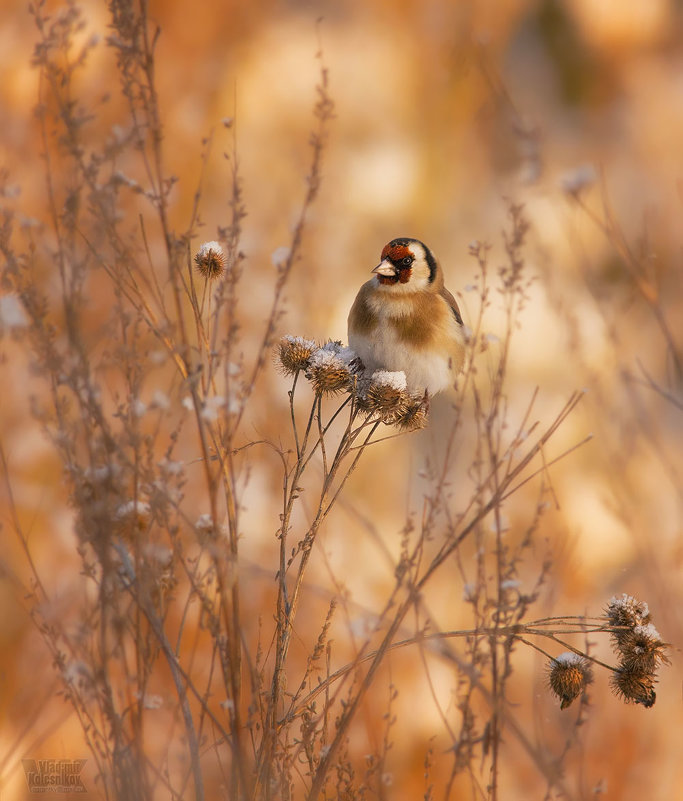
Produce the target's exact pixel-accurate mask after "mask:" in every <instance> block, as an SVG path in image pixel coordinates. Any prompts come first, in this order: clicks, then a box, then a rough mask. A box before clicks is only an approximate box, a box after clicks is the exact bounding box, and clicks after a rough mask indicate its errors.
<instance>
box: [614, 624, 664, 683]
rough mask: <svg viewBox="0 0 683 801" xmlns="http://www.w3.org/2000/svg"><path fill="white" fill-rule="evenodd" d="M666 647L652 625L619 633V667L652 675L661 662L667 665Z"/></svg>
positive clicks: (636, 627)
mask: <svg viewBox="0 0 683 801" xmlns="http://www.w3.org/2000/svg"><path fill="white" fill-rule="evenodd" d="M667 647H668V646H667V644H666V643H665V642H663V641H662V638H661V637H660V636H659V632H658V631H657V629H656V628H655V627H654V626H653V625H652V623H648V624H646V625H644V626H634V627H633V628H632V629H630V630H629V631H623V632H620V637H619V641H618V648H619V652H620V654H621V667H623V668H626V669H627V670H632V671H639V672H641V673H652V674H654V673H655V672H656V671H657V668H658V667H659V665H660V664H661V663H662V662H664V663H666V664H669V657H668V656H667V655H666V649H667Z"/></svg>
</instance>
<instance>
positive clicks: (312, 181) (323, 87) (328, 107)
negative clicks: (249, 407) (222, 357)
mask: <svg viewBox="0 0 683 801" xmlns="http://www.w3.org/2000/svg"><path fill="white" fill-rule="evenodd" d="M317 90H318V102H317V103H316V106H315V116H316V119H317V121H318V122H317V126H316V129H315V130H314V131H313V133H312V134H311V139H310V143H311V149H312V151H313V154H312V159H311V168H310V170H309V173H308V176H307V178H306V182H307V184H308V188H307V190H306V194H305V196H304V201H303V204H302V206H301V212H300V213H299V219H298V220H297V223H296V225H295V226H294V233H293V234H292V243H291V246H290V249H289V253H288V255H287V258H286V259H285V261H284V263H283V264H281V265H279V266H278V275H277V280H276V282H275V291H274V294H273V300H272V303H271V308H270V313H269V315H268V319H267V322H266V330H265V332H264V335H263V340H262V343H261V347H260V349H259V353H258V357H257V359H256V363H255V364H254V368H253V371H252V374H251V379H250V380H249V381H248V383H247V390H246V393H247V395H249V394H251V392H252V391H253V389H254V386H255V385H256V379H257V378H258V376H259V374H260V373H261V370H262V369H263V367H264V366H265V365H266V363H267V361H268V355H269V353H270V349H271V346H272V344H273V338H274V336H275V331H276V328H277V325H278V322H279V320H280V317H281V314H282V311H281V304H282V293H283V291H284V288H285V285H286V283H287V280H288V279H289V276H290V273H291V272H292V268H293V267H294V263H295V262H296V260H297V259H298V257H299V251H300V250H301V245H302V241H303V235H304V228H305V224H306V217H307V215H308V211H309V209H310V207H311V206H312V204H313V202H314V201H315V199H316V197H317V195H318V190H319V188H320V180H321V166H322V157H323V152H324V149H325V142H326V141H327V129H328V126H329V123H330V122H331V120H332V119H333V116H334V112H333V109H334V104H333V102H332V99H331V98H330V96H329V94H328V76H327V70H326V69H325V68H324V67H321V77H320V83H319V85H318V87H317ZM243 411H244V404H243V405H242V409H241V410H240V412H239V413H238V415H237V420H236V422H235V426H237V425H239V422H240V420H241V417H242V413H243Z"/></svg>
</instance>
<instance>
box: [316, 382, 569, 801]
mask: <svg viewBox="0 0 683 801" xmlns="http://www.w3.org/2000/svg"><path fill="white" fill-rule="evenodd" d="M582 397H583V394H582V393H580V392H575V393H573V394H572V395H571V396H570V398H569V400H568V401H567V403H566V404H565V406H564V408H563V409H562V411H561V412H560V414H559V415H558V416H557V417H556V418H555V420H554V421H553V423H552V424H551V425H550V426H549V428H548V429H547V431H546V432H545V433H544V434H543V435H542V436H541V437H540V438H539V439H538V441H537V442H536V443H535V444H534V445H533V446H531V447H530V448H529V450H528V452H527V453H526V454H525V455H524V457H522V459H520V461H519V463H518V464H517V465H516V467H514V468H512V469H511V470H510V471H509V472H507V473H506V474H505V475H504V476H502V477H501V478H500V481H499V482H498V485H497V489H496V491H495V493H494V494H493V495H492V497H491V498H490V500H489V501H488V502H487V503H485V504H483V505H482V506H481V508H480V509H479V510H478V511H477V512H476V513H475V514H474V516H473V517H472V518H471V520H470V521H469V522H468V523H467V524H465V525H464V526H463V528H462V529H461V530H460V531H459V532H457V533H456V532H453V536H451V537H448V538H446V541H445V543H444V545H443V546H442V547H441V549H440V550H439V552H438V553H437V554H436V556H435V557H434V558H433V559H432V561H431V562H430V564H429V565H428V567H427V568H426V569H425V572H424V573H423V575H422V576H421V578H419V579H418V580H417V581H416V582H415V584H414V585H413V586H412V587H409V588H407V589H408V592H407V596H406V597H405V598H404V599H403V600H402V601H401V602H400V603H399V605H398V608H397V610H396V612H395V614H394V618H393V620H392V621H391V623H390V625H389V627H388V629H387V631H386V633H385V635H384V637H383V639H382V644H381V645H380V647H379V648H378V649H377V652H376V655H375V657H374V658H373V660H372V661H371V664H370V667H369V668H368V671H367V673H366V675H365V676H364V678H363V680H362V682H361V684H360V686H359V688H358V691H357V692H356V695H355V697H354V698H353V699H352V700H351V701H350V703H349V704H348V705H347V706H346V707H345V709H344V711H343V713H342V714H341V716H340V719H339V723H338V726H337V731H336V734H335V737H334V739H333V740H332V742H331V743H330V746H329V749H328V751H327V752H326V754H325V755H324V756H323V757H322V758H321V760H320V764H319V766H318V770H317V771H316V773H315V775H314V777H313V782H312V785H311V789H310V791H309V794H308V801H316V799H318V798H319V796H320V793H321V792H322V788H323V786H324V784H325V782H326V780H327V772H328V770H329V769H330V767H331V766H332V765H333V764H334V759H335V757H336V755H337V753H338V749H339V748H340V746H341V744H342V742H343V740H344V738H345V736H346V732H347V730H348V727H349V725H350V723H351V720H352V719H353V717H354V716H355V713H356V711H357V710H358V707H359V706H360V704H361V701H362V700H363V698H364V696H365V693H366V692H367V690H368V688H369V687H370V685H371V683H372V680H373V678H374V675H375V673H376V672H377V670H378V668H379V666H380V664H381V663H382V661H383V659H384V656H385V654H386V652H387V650H388V649H389V647H390V646H391V644H392V642H393V640H394V637H395V636H396V633H397V632H398V630H399V628H400V626H401V624H402V622H403V620H404V618H405V616H406V614H407V613H408V612H409V610H410V609H411V607H412V606H413V604H414V602H415V598H417V597H419V594H420V592H422V590H423V589H424V587H425V585H426V584H427V582H428V581H429V579H430V577H431V576H432V575H433V574H434V572H435V571H436V570H437V569H438V568H439V567H440V566H441V565H442V564H443V563H444V562H445V561H446V559H447V558H448V557H449V556H450V555H451V554H452V553H453V552H454V551H455V550H456V549H457V548H458V547H459V546H460V544H461V543H462V542H463V540H464V539H465V538H467V537H468V536H469V535H470V534H471V533H472V532H473V531H474V530H475V529H476V527H477V526H478V525H479V524H480V523H481V522H482V521H483V520H484V519H485V518H486V517H487V516H488V515H489V514H490V513H491V512H492V511H494V510H495V509H496V508H498V507H499V505H500V503H501V501H502V498H503V497H504V495H505V494H506V493H507V491H508V489H509V488H510V486H511V485H512V484H513V483H514V481H515V480H516V479H517V478H518V477H519V476H520V474H521V473H522V472H523V471H524V470H525V469H526V468H527V467H528V465H529V464H530V463H531V462H532V460H533V459H534V458H535V457H536V456H537V455H538V454H539V453H540V451H541V450H542V449H543V447H544V446H545V445H546V444H547V442H548V441H549V440H550V438H551V437H552V436H553V434H554V433H555V432H556V431H557V429H558V428H559V426H560V425H561V424H562V422H563V421H564V420H565V419H566V418H567V416H568V415H569V414H570V413H571V412H572V411H573V409H574V408H575V407H576V405H577V404H578V403H579V402H580V400H581V398H582ZM418 547H419V546H418ZM397 589H398V587H397ZM497 708H498V707H497V706H496V705H495V704H494V706H493V709H494V710H496V709H497Z"/></svg>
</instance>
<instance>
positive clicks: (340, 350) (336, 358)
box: [306, 342, 357, 395]
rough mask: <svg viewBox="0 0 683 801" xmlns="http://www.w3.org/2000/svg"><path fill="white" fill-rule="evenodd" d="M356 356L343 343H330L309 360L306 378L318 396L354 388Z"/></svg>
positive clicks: (315, 352)
mask: <svg viewBox="0 0 683 801" xmlns="http://www.w3.org/2000/svg"><path fill="white" fill-rule="evenodd" d="M356 359H357V357H356V354H355V353H354V352H353V351H352V350H351V348H345V347H344V346H343V345H342V344H341V342H328V343H327V344H326V345H323V347H322V348H318V349H317V350H315V351H314V352H313V353H312V354H311V357H310V359H309V363H308V369H307V370H306V378H308V380H309V381H310V382H311V384H312V385H313V389H314V391H315V393H316V394H317V395H336V394H337V393H339V392H345V391H346V390H349V389H351V388H352V387H353V375H354V372H355V367H354V365H355V362H356Z"/></svg>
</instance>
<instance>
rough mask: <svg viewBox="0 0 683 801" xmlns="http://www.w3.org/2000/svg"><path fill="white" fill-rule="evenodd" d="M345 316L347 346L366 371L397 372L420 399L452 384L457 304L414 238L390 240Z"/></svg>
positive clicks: (458, 333)
mask: <svg viewBox="0 0 683 801" xmlns="http://www.w3.org/2000/svg"><path fill="white" fill-rule="evenodd" d="M372 272H373V273H374V275H373V277H372V278H371V279H370V280H369V281H366V282H365V283H364V284H363V285H362V286H361V288H360V290H359V291H358V294H357V295H356V299H355V300H354V302H353V305H352V306H351V310H350V312H349V317H348V338H349V347H351V348H352V350H353V351H355V353H356V354H357V356H358V357H359V358H360V360H361V361H362V363H363V366H364V368H365V375H367V376H368V377H369V376H371V375H372V374H373V373H374V372H375V371H377V370H386V371H389V372H399V371H402V372H403V373H404V374H405V376H406V389H407V390H408V391H409V392H411V393H424V396H425V398H426V399H428V398H429V397H431V396H433V395H436V394H437V393H439V392H441V391H443V390H445V389H447V388H448V387H452V386H453V385H454V384H455V378H456V376H457V375H458V373H459V372H460V371H461V370H462V366H463V363H464V361H465V332H464V325H463V320H462V316H461V314H460V309H459V308H458V304H457V303H456V301H455V298H454V297H453V295H452V294H451V293H450V292H449V291H448V290H447V289H446V287H445V286H444V278H443V272H442V270H441V267H440V265H439V263H438V261H437V260H436V259H435V257H434V255H433V254H432V252H431V250H430V249H429V248H428V247H427V245H425V244H424V242H421V241H420V240H419V239H413V238H411V237H400V238H398V239H392V240H391V242H389V243H388V244H387V245H385V246H384V248H383V250H382V255H381V258H380V263H379V264H378V265H377V266H376V267H375V268H374V269H373V270H372Z"/></svg>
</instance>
